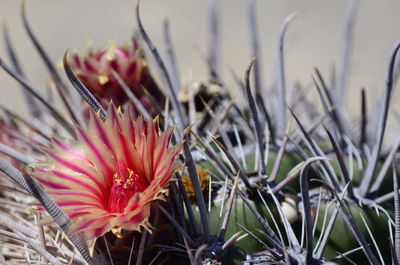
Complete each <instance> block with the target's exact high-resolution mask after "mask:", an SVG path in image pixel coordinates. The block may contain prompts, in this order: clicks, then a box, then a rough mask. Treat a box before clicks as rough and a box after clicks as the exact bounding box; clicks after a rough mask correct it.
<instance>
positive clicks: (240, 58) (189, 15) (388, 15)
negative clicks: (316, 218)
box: [0, 0, 400, 111]
mask: <svg viewBox="0 0 400 265" xmlns="http://www.w3.org/2000/svg"><path fill="white" fill-rule="evenodd" d="M20 2H21V1H18V0H0V16H1V21H2V22H3V21H5V22H6V24H7V25H8V27H9V29H10V31H11V34H12V39H13V42H14V43H15V44H16V47H17V50H18V54H19V57H20V60H21V61H22V62H23V67H24V70H25V72H26V73H27V75H28V77H29V79H30V80H31V82H32V83H33V84H34V85H35V86H36V87H40V88H41V89H44V88H45V83H46V73H45V69H44V67H43V64H42V62H41V61H40V60H39V57H38V56H37V54H36V52H35V51H34V49H33V47H32V45H31V43H30V41H29V40H28V38H27V36H26V34H25V32H24V30H23V28H22V23H21V19H20V11H19V8H20ZM134 3H135V1H134V0H123V1H122V0H119V1H116V0H115V1H111V0H59V1H54V0H36V1H33V0H28V1H27V14H28V18H29V21H30V22H31V25H32V27H33V28H34V31H35V33H36V35H37V36H38V37H39V39H40V41H41V43H42V44H43V46H44V47H45V48H46V49H47V51H48V52H49V54H50V56H51V57H52V59H53V60H54V61H55V62H57V61H59V60H60V58H61V57H62V55H63V53H64V52H65V50H66V49H72V50H73V49H75V48H82V47H85V42H84V41H83V39H85V38H91V39H93V40H94V42H95V44H96V45H97V46H100V47H102V46H104V45H106V44H107V42H108V41H109V40H116V41H119V42H125V41H127V40H128V39H129V37H130V34H131V33H132V31H133V29H134V27H135V19H134ZM206 3H207V1H205V0H142V8H141V9H142V18H143V22H144V25H145V27H146V29H147V30H148V33H149V34H150V36H151V37H152V38H153V39H154V41H155V43H156V44H157V46H158V47H159V48H160V49H161V50H162V51H163V48H164V47H163V46H162V35H161V32H162V22H163V20H164V19H165V18H169V19H170V21H171V26H172V36H173V41H174V44H175V47H176V51H177V55H178V58H179V67H180V69H181V73H182V74H184V75H186V74H187V73H188V72H189V71H191V72H192V73H193V74H194V76H195V77H197V78H199V79H202V78H204V77H205V66H204V63H203V60H202V57H201V55H200V54H199V48H200V50H201V51H203V52H205V51H206V48H207V35H206V29H207V23H206V22H207V20H206V18H207V16H206V15H207V13H206V11H207V10H206ZM346 5H347V1H345V0H308V1H294V0H280V1H278V0H275V1H271V0H269V1H266V0H259V1H258V19H259V28H260V34H261V35H262V52H263V65H264V71H265V73H266V78H265V79H266V80H265V81H266V82H268V81H269V80H268V78H269V77H270V76H271V72H272V65H273V61H274V58H275V50H276V46H277V35H278V31H279V27H280V25H281V23H282V21H283V20H284V18H285V17H286V16H287V15H289V14H290V13H292V12H293V11H301V13H300V16H299V17H298V18H297V19H296V20H295V21H294V22H293V23H292V25H291V26H290V27H289V30H288V34H287V53H286V54H287V56H286V68H287V73H288V74H287V77H288V79H290V80H300V81H302V82H303V83H306V82H309V81H310V80H311V79H310V76H311V73H312V70H313V67H314V66H318V67H320V68H321V70H322V71H323V72H324V73H327V72H328V70H329V66H330V65H331V64H333V63H335V64H338V62H339V59H340V49H341V47H342V43H341V40H342V36H343V34H342V30H343V26H344V18H345V14H346ZM399 11H400V1H396V0H380V1H377V0H362V1H361V3H360V7H359V10H358V16H357V24H356V29H355V32H356V34H355V38H354V41H355V43H354V53H353V64H352V75H351V79H350V87H351V89H352V91H354V93H351V94H350V96H349V100H348V101H349V102H350V103H349V104H350V105H351V106H354V105H355V104H358V103H357V102H358V97H357V98H354V95H357V96H358V93H359V88H360V87H361V86H365V87H367V88H368V89H370V90H371V93H372V94H371V95H377V91H378V89H380V88H382V86H383V84H384V72H385V69H386V65H387V56H388V52H389V51H390V49H391V46H392V44H393V42H394V41H395V40H396V39H397V38H399V37H400V26H399V22H400V20H399ZM246 12H247V10H246V1H245V0H221V21H222V38H223V70H224V75H225V77H229V78H228V80H231V78H230V75H229V71H228V69H229V67H232V68H233V69H234V70H235V71H236V72H238V73H239V74H240V75H242V74H243V72H244V69H245V68H246V66H247V64H248V63H249V60H250V53H249V41H248V36H249V35H248V32H247V28H248V25H247V21H246ZM0 55H1V57H2V58H6V53H5V49H4V44H3V42H1V43H0ZM267 77H268V78H267ZM396 94H398V93H396ZM371 98H376V97H375V96H374V97H371ZM397 98H398V97H397V96H396V98H395V103H396V102H397ZM0 102H1V103H2V104H6V105H8V106H18V107H20V106H22V104H21V103H22V102H23V101H22V96H21V93H20V91H19V87H18V86H17V84H16V82H15V81H14V80H12V79H11V78H10V77H9V76H7V75H6V74H5V73H4V72H3V71H0ZM21 111H25V110H24V107H21Z"/></svg>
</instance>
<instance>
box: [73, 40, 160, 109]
mask: <svg viewBox="0 0 400 265" xmlns="http://www.w3.org/2000/svg"><path fill="white" fill-rule="evenodd" d="M72 59H73V60H72V61H71V65H70V66H71V69H72V70H73V71H74V72H75V74H76V75H77V76H78V78H79V79H80V80H81V81H82V83H83V84H84V85H85V86H86V87H87V88H88V89H89V90H90V91H91V92H92V93H93V95H94V96H95V97H96V98H97V99H98V100H100V101H101V102H103V103H108V102H109V101H110V100H112V101H113V102H114V103H115V104H116V105H117V106H119V105H122V104H124V103H125V102H126V101H127V100H128V97H127V96H126V95H125V92H124V91H123V89H122V88H121V87H120V85H119V84H118V82H117V80H116V79H115V78H114V76H113V75H112V71H111V70H114V71H116V72H117V73H118V75H119V76H120V77H121V79H122V80H123V81H124V82H125V83H126V84H127V85H128V87H129V88H130V90H131V91H132V93H133V94H134V95H135V96H136V97H137V98H138V99H139V100H140V101H141V102H142V104H143V105H144V106H145V107H146V108H147V109H148V110H149V112H151V111H152V109H151V107H152V101H151V98H150V97H153V98H154V99H155V100H156V101H157V102H160V101H162V100H163V99H164V96H163V95H162V93H161V92H160V90H159V88H158V86H157V85H156V83H155V82H154V80H153V78H152V77H151V75H150V72H149V69H148V66H147V60H146V59H145V57H144V54H143V51H142V49H141V48H140V47H139V44H138V42H137V41H136V40H132V43H131V45H126V46H117V45H116V44H112V45H110V47H108V48H106V49H102V50H97V51H95V50H94V49H89V50H88V51H87V52H86V54H75V55H74V56H73V58H72ZM146 90H147V92H148V93H146Z"/></svg>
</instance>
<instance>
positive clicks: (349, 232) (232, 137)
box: [0, 0, 400, 265]
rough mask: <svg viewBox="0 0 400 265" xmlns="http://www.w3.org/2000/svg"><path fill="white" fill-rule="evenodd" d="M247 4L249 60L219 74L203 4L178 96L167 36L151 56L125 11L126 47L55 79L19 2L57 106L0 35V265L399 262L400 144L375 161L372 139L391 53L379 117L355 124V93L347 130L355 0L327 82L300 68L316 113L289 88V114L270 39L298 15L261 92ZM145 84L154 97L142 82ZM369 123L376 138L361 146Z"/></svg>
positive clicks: (376, 144)
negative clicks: (189, 71)
mask: <svg viewBox="0 0 400 265" xmlns="http://www.w3.org/2000/svg"><path fill="white" fill-rule="evenodd" d="M247 2H248V22H249V25H250V27H249V29H250V33H251V34H250V42H251V44H252V45H251V47H252V55H253V56H257V55H258V57H254V58H253V59H252V60H251V61H249V62H247V63H246V64H247V66H248V67H247V70H246V72H245V73H243V77H242V78H241V77H239V76H238V75H236V74H235V73H233V77H234V80H233V81H234V82H231V80H229V79H226V78H224V77H223V76H222V74H221V69H220V66H221V56H220V52H221V51H220V48H221V47H220V33H219V23H218V22H219V16H220V15H221V13H220V10H219V9H218V0H209V1H208V5H209V37H210V38H209V40H210V42H209V50H208V55H207V58H206V59H207V60H206V61H207V66H208V69H209V71H208V72H209V75H208V76H206V77H204V78H203V80H202V81H189V82H188V83H187V84H182V83H181V81H180V75H179V69H178V67H177V62H176V61H177V58H175V52H174V46H173V44H172V41H171V38H170V28H169V24H168V23H166V24H165V28H164V34H165V46H166V47H167V51H168V52H167V54H166V57H165V58H162V56H161V55H160V53H159V52H158V47H156V46H155V45H154V44H153V42H152V40H151V38H150V37H149V35H148V34H147V32H146V30H145V25H143V24H142V21H141V18H140V8H139V7H140V6H139V3H137V5H136V20H137V25H138V29H137V30H138V36H135V38H133V40H132V45H127V46H122V45H118V44H112V45H111V46H110V47H107V48H106V49H104V50H98V51H95V50H89V51H88V52H87V53H86V54H84V53H82V54H80V55H79V54H72V55H71V54H70V55H68V54H67V53H65V55H64V60H63V66H64V69H63V70H64V71H63V72H60V71H59V70H57V69H56V68H55V67H54V62H52V61H51V60H50V59H49V56H48V55H47V53H46V50H45V49H44V47H42V45H41V43H40V42H39V40H38V39H37V37H36V36H35V34H34V32H33V30H32V28H31V26H30V24H29V22H28V19H27V15H26V10H25V4H23V5H22V20H23V23H24V27H25V29H26V31H27V34H28V36H29V38H30V39H31V41H32V43H33V44H34V46H35V48H36V49H37V51H38V53H39V55H40V58H41V59H42V60H43V62H44V63H45V65H46V67H47V69H48V74H49V77H50V79H51V81H52V83H53V84H54V88H55V91H56V92H57V97H59V98H60V99H61V101H60V102H61V103H60V104H54V103H53V102H52V101H51V100H49V98H48V97H47V96H46V95H43V94H42V93H41V92H40V90H39V89H37V88H35V87H34V86H33V85H31V84H30V83H29V81H28V79H27V78H26V77H25V76H24V74H23V64H20V62H23V58H22V60H21V59H20V58H18V57H17V51H15V48H14V46H13V45H12V42H11V36H10V34H9V33H8V32H7V31H4V40H5V41H6V47H7V52H8V55H9V58H10V63H8V62H6V61H5V60H3V59H2V58H0V66H1V68H2V69H3V70H4V71H6V72H7V73H8V74H9V75H10V77H12V78H14V79H15V80H16V81H17V82H18V83H19V84H20V85H21V88H22V90H23V92H24V95H25V99H26V104H27V107H28V110H29V115H27V116H22V115H20V114H19V113H18V108H12V109H10V108H6V107H4V106H0V108H1V111H2V112H1V114H2V116H1V118H0V124H1V128H0V153H1V156H0V171H1V172H2V174H1V176H0V177H1V178H0V186H1V187H2V192H1V193H0V200H1V202H2V203H3V204H4V207H0V212H1V215H0V216H1V217H0V234H1V237H0V250H1V252H0V253H1V254H0V261H1V262H6V263H8V262H9V263H13V264H14V263H17V262H20V261H21V260H25V261H26V263H27V264H29V263H30V262H33V261H35V262H38V263H39V264H47V263H50V264H89V265H90V264H137V265H140V264H178V263H179V264H190V265H198V264H204V265H206V264H207V265H208V264H210V265H211V264H213V265H217V264H246V265H261V264H292V265H300V264H306V265H314V264H372V265H378V264H390V263H392V264H399V259H400V208H399V207H400V206H399V186H398V178H397V174H398V166H399V163H398V160H397V159H396V154H397V150H398V148H399V146H400V140H398V139H397V140H396V141H395V142H394V143H392V144H391V145H389V147H390V148H386V147H385V146H383V142H384V141H385V139H384V135H385V131H386V127H387V126H386V123H387V119H388V113H389V108H390V101H391V98H392V97H393V96H392V95H393V89H394V87H395V84H396V81H397V72H396V71H395V69H396V58H397V53H398V50H399V49H400V42H396V43H395V44H394V47H393V49H392V51H391V53H390V57H389V66H388V68H387V73H386V82H385V83H384V84H385V86H384V90H383V101H382V103H381V104H379V106H378V107H379V108H378V109H377V111H376V112H377V113H378V114H377V115H374V116H373V115H370V114H369V113H367V107H366V106H367V97H366V96H367V94H366V92H365V90H362V91H361V99H360V100H361V103H362V110H361V115H360V117H359V119H358V120H356V122H353V121H350V119H349V113H347V112H346V109H345V108H344V107H343V101H344V97H343V95H344V93H345V91H346V88H347V78H348V74H349V60H348V58H349V57H350V56H351V40H352V37H351V36H352V31H353V27H354V18H355V12H356V10H357V1H352V0H350V1H349V3H350V4H349V7H348V8H349V10H348V11H349V12H348V17H347V18H346V19H347V20H346V38H345V39H344V44H345V45H344V50H343V60H342V63H341V65H340V68H339V70H340V71H339V72H340V75H339V76H338V78H336V77H335V80H334V82H330V83H328V82H327V81H326V79H325V77H324V75H323V73H322V72H321V71H320V70H319V69H317V68H315V71H314V72H313V73H312V75H313V77H312V81H313V84H312V85H313V88H315V89H316V91H317V93H318V95H319V100H316V101H315V102H310V101H309V99H308V98H307V97H306V96H305V94H306V89H307V88H306V87H304V86H302V85H300V84H299V85H298V88H297V89H298V91H299V93H298V94H297V95H296V97H295V98H294V99H293V100H292V102H291V103H290V102H289V101H288V100H287V99H286V98H287V97H286V79H287V77H286V73H285V67H284V58H285V56H284V55H285V54H284V51H285V50H284V47H285V32H286V31H287V29H288V27H289V25H290V23H291V22H292V21H293V19H294V18H295V17H296V16H297V15H298V14H297V13H294V14H291V15H289V16H288V17H287V18H286V19H285V21H284V22H283V24H282V27H281V30H280V33H279V37H278V50H277V54H278V60H277V63H276V66H275V68H276V69H275V70H276V82H275V83H274V84H272V86H271V90H270V91H269V90H267V89H266V86H265V84H264V78H263V75H262V69H261V61H260V59H259V54H260V40H259V36H258V31H257V26H258V25H257V20H256V18H255V8H256V7H255V0H247ZM222 15H223V14H222ZM68 48H69V47H65V49H66V50H67V49H68ZM146 49H148V50H149V52H148V53H147V54H146V56H144V51H146ZM150 58H152V59H154V61H155V64H154V65H151V64H150V63H149V62H150V61H151V60H150ZM164 59H166V60H164ZM157 71H159V72H160V73H161V75H162V76H161V77H162V79H164V81H165V82H164V83H163V84H161V82H160V84H159V83H158V82H157V80H156V79H155V78H153V77H152V75H151V72H157ZM252 78H254V84H252V82H251V80H252ZM232 83H233V84H234V85H236V86H237V87H238V88H239V90H240V91H241V92H242V98H241V100H236V98H237V97H235V96H234V95H233V92H232V91H231V90H230V86H232V85H233V84H232ZM382 83H383V82H382ZM4 93H6V92H4ZM73 93H78V94H79V95H80V96H81V99H80V100H79V101H78V102H75V101H74V99H75V96H74V95H73ZM320 107H322V111H321V112H319V111H317V110H318V109H319V108H320ZM373 125H376V128H377V129H376V137H375V139H373V138H371V137H370V136H369V135H368V134H369V133H368V132H369V127H371V126H373ZM389 144H390V143H389Z"/></svg>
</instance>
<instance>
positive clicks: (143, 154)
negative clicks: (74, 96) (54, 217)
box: [30, 106, 181, 248]
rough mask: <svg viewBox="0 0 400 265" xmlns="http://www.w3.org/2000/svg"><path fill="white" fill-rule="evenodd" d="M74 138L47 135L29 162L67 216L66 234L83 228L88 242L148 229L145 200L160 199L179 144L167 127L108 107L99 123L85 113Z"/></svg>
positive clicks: (175, 167) (172, 167)
mask: <svg viewBox="0 0 400 265" xmlns="http://www.w3.org/2000/svg"><path fill="white" fill-rule="evenodd" d="M91 113H92V114H91V117H90V122H89V128H88V130H87V131H84V130H82V129H81V128H79V127H77V128H76V129H77V132H78V135H79V136H78V139H77V140H69V141H67V140H61V139H58V138H53V147H52V148H51V149H48V150H46V153H47V160H46V161H42V162H39V163H37V164H35V165H32V166H31V168H32V170H31V172H30V174H31V176H32V177H34V178H35V179H36V180H38V181H39V182H40V183H41V184H42V185H43V186H44V187H45V189H46V190H47V191H48V193H49V194H50V195H51V196H52V197H53V198H54V199H55V200H56V202H57V203H58V204H59V205H60V206H61V207H62V209H63V210H64V211H65V212H66V213H67V214H68V215H69V216H70V217H71V219H72V221H73V222H72V226H71V228H70V233H78V232H83V234H84V236H85V239H86V240H87V242H88V244H89V247H90V248H93V246H94V243H95V242H96V239H97V238H99V237H100V236H102V235H104V234H105V233H106V232H108V231H113V232H120V231H121V230H122V229H123V230H137V231H139V230H140V229H141V228H142V227H144V228H146V229H150V224H149V222H148V218H149V215H150V205H151V203H152V202H153V201H154V200H157V199H160V198H163V196H164V195H165V192H166V191H167V190H166V188H167V186H168V184H169V182H170V180H171V178H172V176H173V174H174V172H175V170H176V169H177V167H178V165H177V163H176V158H177V156H178V154H179V152H180V150H181V144H180V143H179V144H177V145H174V146H170V140H171V136H172V133H173V128H172V127H171V128H169V129H168V130H166V131H165V132H160V131H159V128H158V122H157V121H145V120H144V119H143V118H141V117H139V118H138V119H137V120H133V119H132V117H131V115H130V114H125V115H124V116H123V115H120V114H119V113H118V111H117V110H116V109H115V107H113V106H112V107H110V108H109V111H108V117H107V119H106V121H105V122H103V121H101V120H100V118H99V117H98V116H97V115H96V114H94V113H93V112H91Z"/></svg>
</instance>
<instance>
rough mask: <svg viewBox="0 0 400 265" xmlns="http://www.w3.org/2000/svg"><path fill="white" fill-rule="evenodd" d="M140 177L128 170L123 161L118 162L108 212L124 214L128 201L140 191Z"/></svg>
mask: <svg viewBox="0 0 400 265" xmlns="http://www.w3.org/2000/svg"><path fill="white" fill-rule="evenodd" d="M138 184H139V175H138V174H136V173H135V172H134V171H133V170H131V169H130V168H128V167H127V166H126V164H125V162H124V161H123V160H118V161H117V172H115V173H114V175H113V183H112V186H111V189H110V197H109V199H108V210H109V211H110V212H113V213H122V212H123V211H124V209H125V207H126V205H127V204H128V201H129V199H130V198H132V196H133V195H134V194H135V193H136V192H137V191H138Z"/></svg>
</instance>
